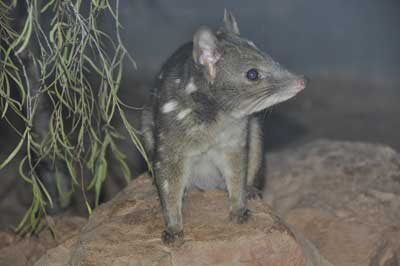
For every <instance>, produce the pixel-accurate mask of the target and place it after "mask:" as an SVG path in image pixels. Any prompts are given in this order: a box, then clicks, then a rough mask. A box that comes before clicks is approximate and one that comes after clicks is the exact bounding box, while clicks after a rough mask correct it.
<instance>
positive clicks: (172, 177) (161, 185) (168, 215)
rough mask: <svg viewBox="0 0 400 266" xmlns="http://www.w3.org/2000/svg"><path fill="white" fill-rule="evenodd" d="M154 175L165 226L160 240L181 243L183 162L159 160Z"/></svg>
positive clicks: (173, 159) (183, 184)
mask: <svg viewBox="0 0 400 266" xmlns="http://www.w3.org/2000/svg"><path fill="white" fill-rule="evenodd" d="M155 175H156V183H157V187H158V192H159V196H160V201H161V207H162V211H163V216H164V222H165V226H166V228H165V230H164V231H163V233H162V235H161V239H162V241H163V242H164V243H165V244H172V243H174V242H176V241H177V240H178V241H182V240H183V222H182V200H183V193H184V190H185V178H184V176H183V162H182V161H178V160H177V159H176V158H168V159H166V160H161V161H159V162H157V163H156V167H155Z"/></svg>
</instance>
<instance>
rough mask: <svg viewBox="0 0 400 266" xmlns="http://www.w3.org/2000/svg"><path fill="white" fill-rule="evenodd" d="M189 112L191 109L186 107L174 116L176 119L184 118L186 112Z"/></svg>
mask: <svg viewBox="0 0 400 266" xmlns="http://www.w3.org/2000/svg"><path fill="white" fill-rule="evenodd" d="M190 112H192V109H189V108H187V109H185V110H182V111H180V112H179V113H178V115H177V116H176V118H177V119H178V120H182V119H184V118H185V117H186V116H187V115H188V114H190Z"/></svg>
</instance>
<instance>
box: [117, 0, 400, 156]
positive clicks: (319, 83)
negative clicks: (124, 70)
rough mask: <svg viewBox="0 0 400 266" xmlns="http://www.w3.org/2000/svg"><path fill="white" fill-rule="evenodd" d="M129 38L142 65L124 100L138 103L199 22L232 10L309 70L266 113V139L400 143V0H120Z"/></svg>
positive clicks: (253, 35)
mask: <svg viewBox="0 0 400 266" xmlns="http://www.w3.org/2000/svg"><path fill="white" fill-rule="evenodd" d="M121 5H122V6H121V10H120V12H121V19H122V25H124V29H123V31H122V33H123V39H124V40H125V42H126V43H127V47H128V49H129V50H130V52H131V53H132V55H133V57H134V58H135V59H136V61H137V64H138V70H137V71H136V72H134V73H131V74H130V75H128V76H129V77H128V78H129V79H128V80H127V79H126V80H125V81H126V82H125V87H126V88H127V90H125V91H126V92H128V93H129V94H128V96H127V99H130V100H131V102H132V103H134V104H138V105H141V104H143V102H144V99H145V96H146V95H147V91H148V89H149V88H150V86H151V79H152V78H153V77H154V76H155V72H156V71H157V70H158V69H159V67H160V65H161V63H162V62H163V61H164V60H165V59H166V58H167V57H168V56H169V55H170V54H171V53H172V52H173V51H174V50H175V49H176V48H177V47H178V46H180V45H181V44H183V43H184V42H186V41H189V40H190V39H191V38H192V34H193V32H194V31H195V30H196V29H197V27H199V26H200V25H209V26H211V27H214V28H218V27H219V25H220V24H221V21H222V16H223V10H224V8H227V9H229V10H231V11H232V12H233V13H234V14H235V16H236V18H237V20H238V22H239V26H240V30H241V34H242V35H243V36H245V37H246V38H248V39H251V40H253V41H254V42H255V43H256V44H257V45H258V46H259V47H260V48H261V49H262V50H264V51H266V52H267V53H269V54H270V55H271V56H272V57H274V58H275V59H276V60H277V61H279V62H280V63H282V64H283V65H285V66H286V67H287V68H289V69H291V70H293V71H295V72H297V73H301V74H305V75H307V76H308V77H310V78H311V83H310V85H309V86H308V88H307V89H306V90H305V91H304V92H303V93H301V94H300V95H299V96H298V97H297V98H295V99H292V100H290V101H288V102H287V103H284V104H280V105H279V106H277V107H275V108H273V111H272V112H271V111H269V112H267V115H266V118H265V123H266V128H267V140H268V143H269V144H268V145H269V147H281V146H282V145H286V144H288V143H293V142H304V141H307V140H310V139H315V138H332V139H344V140H356V141H371V142H381V143H386V144H388V145H390V146H392V147H395V148H397V149H400V140H399V139H400V138H398V136H400V119H399V118H398V116H399V115H400V107H399V104H398V103H399V101H400V86H399V85H400V48H399V47H400V15H399V14H400V1H398V0H382V1H377V0H336V1H328V0H307V1H306V0H268V1H261V0H255V1H240V0H231V1H212V0H206V1H194V0H189V1H178V0H170V1H156V0H153V1H148V0H141V1H122V2H121Z"/></svg>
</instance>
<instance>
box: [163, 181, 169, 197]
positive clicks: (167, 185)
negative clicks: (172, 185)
mask: <svg viewBox="0 0 400 266" xmlns="http://www.w3.org/2000/svg"><path fill="white" fill-rule="evenodd" d="M162 190H163V191H164V192H165V193H166V194H168V193H169V184H168V181H167V180H165V181H164V183H163V184H162Z"/></svg>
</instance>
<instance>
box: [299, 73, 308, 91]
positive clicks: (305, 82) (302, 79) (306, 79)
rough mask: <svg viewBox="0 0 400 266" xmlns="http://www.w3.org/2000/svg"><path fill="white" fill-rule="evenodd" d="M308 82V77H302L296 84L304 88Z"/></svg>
mask: <svg viewBox="0 0 400 266" xmlns="http://www.w3.org/2000/svg"><path fill="white" fill-rule="evenodd" d="M307 83H308V78H307V77H304V76H303V77H300V78H299V79H298V80H297V81H296V84H297V86H299V87H301V88H302V89H304V88H305V87H306V86H307Z"/></svg>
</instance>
